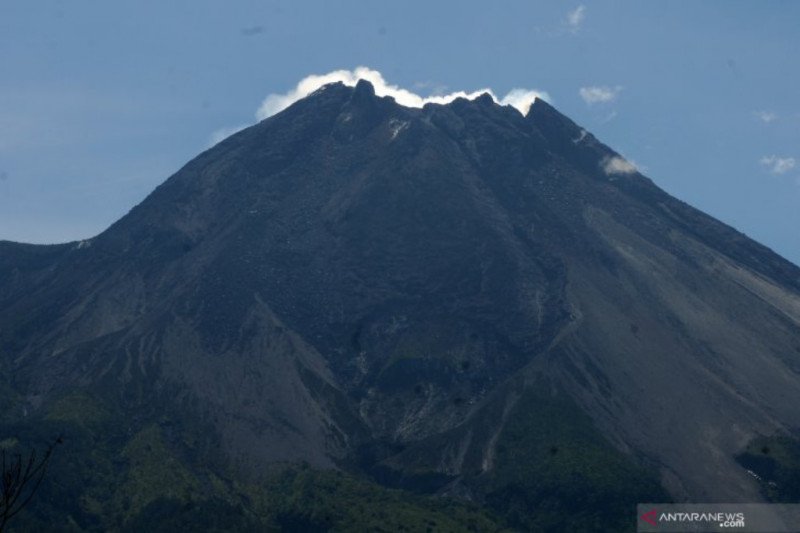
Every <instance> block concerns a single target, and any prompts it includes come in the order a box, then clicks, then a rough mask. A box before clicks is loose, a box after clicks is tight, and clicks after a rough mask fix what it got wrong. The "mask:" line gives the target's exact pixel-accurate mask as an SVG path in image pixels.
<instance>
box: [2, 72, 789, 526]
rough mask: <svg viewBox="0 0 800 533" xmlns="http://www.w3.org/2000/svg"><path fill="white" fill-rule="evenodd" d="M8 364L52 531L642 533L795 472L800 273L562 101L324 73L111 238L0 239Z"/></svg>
mask: <svg viewBox="0 0 800 533" xmlns="http://www.w3.org/2000/svg"><path fill="white" fill-rule="evenodd" d="M0 362H1V363H2V367H1V368H0V403H2V405H3V410H2V412H3V414H2V416H1V417H0V421H1V422H2V425H0V430H2V433H0V440H2V439H6V440H5V441H4V442H6V443H7V445H8V446H12V445H19V446H27V445H31V446H33V445H35V443H36V442H38V441H37V440H36V439H37V438H43V436H44V435H49V434H53V433H56V432H57V433H59V434H63V435H64V436H65V444H64V445H63V446H62V447H61V448H60V449H59V450H58V451H57V453H56V454H55V455H54V457H53V467H52V469H51V471H50V472H49V474H48V476H47V478H46V482H45V483H44V484H43V488H42V489H41V493H40V494H37V496H36V498H35V500H34V502H33V504H32V507H31V508H30V510H29V511H28V512H27V514H26V515H24V516H23V515H21V516H20V522H19V523H20V524H22V525H23V526H24V527H29V528H36V527H37V525H38V526H41V525H42V524H44V523H46V521H52V520H59V523H64V524H66V523H67V522H68V521H71V522H70V523H71V524H74V525H75V527H76V528H78V530H107V529H118V530H125V529H126V528H134V529H135V528H137V527H138V528H141V527H145V526H143V524H150V525H152V524H156V523H168V522H169V521H170V520H173V521H175V520H177V521H178V522H174V523H176V524H178V525H179V526H180V527H183V528H184V530H186V529H191V528H192V527H194V526H193V525H192V524H193V522H192V520H193V518H192V516H195V517H196V516H200V515H202V513H200V512H199V511H198V509H202V511H203V513H206V514H207V515H208V516H213V517H216V518H219V517H227V518H225V520H227V521H225V520H223V521H222V522H220V524H218V525H217V526H215V527H218V528H219V530H226V529H238V530H246V529H247V527H253V528H255V529H256V530H257V529H258V528H259V527H262V526H263V527H266V526H264V524H269V525H270V527H282V528H284V529H289V530H291V529H294V530H304V529H305V530H325V529H326V528H328V529H334V530H340V529H343V524H345V523H347V522H348V521H349V523H351V524H352V523H355V522H353V520H356V518H354V515H353V514H352V513H355V512H356V510H355V509H357V508H358V506H359V505H361V503H359V502H362V503H363V502H364V501H371V502H373V505H374V506H375V508H376V509H382V510H381V512H384V511H385V512H386V513H388V514H386V515H385V516H384V517H383V519H385V520H387V521H389V522H386V523H393V522H391V520H397V521H398V522H397V523H407V524H417V522H414V520H423V521H425V520H428V521H434V522H435V523H436V524H438V527H441V528H443V530H447V528H448V527H452V528H453V530H459V529H460V528H461V527H467V526H466V525H465V524H467V523H469V524H472V526H470V527H473V528H477V529H474V530H480V529H481V528H485V529H487V530H497V529H502V528H504V527H508V528H511V529H516V530H520V529H521V530H537V529H540V530H564V529H563V528H569V529H570V530H572V531H578V530H589V531H597V530H602V529H603V528H608V529H609V530H619V528H621V527H632V526H629V525H626V524H628V523H630V524H633V520H634V519H635V515H634V512H635V509H634V508H633V507H631V506H635V503H636V502H639V501H669V500H672V501H692V502H760V501H768V500H771V499H775V498H778V499H780V498H781V497H782V498H784V500H785V498H787V497H789V496H786V494H793V493H790V492H786V491H790V490H794V489H792V487H793V485H792V483H798V481H797V479H798V478H797V473H796V471H795V472H794V473H792V472H791V471H790V470H787V469H790V466H787V464H788V463H786V464H784V463H785V461H784V459H782V458H785V457H790V456H792V455H791V454H792V453H794V454H797V453H798V451H797V450H798V449H800V448H799V447H798V445H797V442H798V441H797V437H798V428H800V407H799V406H800V269H799V268H798V267H797V266H795V265H793V264H791V263H790V262H788V261H786V260H784V259H783V258H781V257H780V256H778V255H777V254H775V253H773V252H772V251H771V250H769V249H767V248H766V247H764V246H762V245H760V244H758V243H756V242H754V241H752V240H751V239H749V238H747V237H746V236H744V235H743V234H741V233H739V232H737V231H736V230H734V229H732V228H730V227H728V226H726V225H725V224H723V223H721V222H719V221H717V220H715V219H714V218H712V217H710V216H708V215H705V214H704V213H702V212H700V211H698V210H696V209H694V208H692V207H690V206H688V205H687V204H685V203H683V202H681V201H679V200H677V199H675V198H673V197H671V196H670V195H668V194H667V193H665V192H664V191H662V190H661V189H659V188H658V187H657V186H656V185H654V184H653V182H652V181H651V180H650V179H648V178H647V177H645V176H644V175H642V174H641V173H639V172H638V171H637V170H636V169H635V167H633V166H632V165H631V164H629V163H627V162H625V160H624V159H623V158H621V156H620V155H619V154H617V153H616V152H614V151H613V150H612V149H610V148H609V147H607V146H605V145H604V144H602V143H601V142H599V141H598V140H597V139H596V138H595V137H594V136H593V135H592V134H591V133H589V132H587V131H586V130H584V129H582V128H581V127H580V126H578V125H576V124H575V123H574V122H572V121H571V120H570V119H569V118H567V117H566V116H564V115H562V114H560V113H559V112H558V111H557V110H555V109H554V108H553V107H552V106H551V105H549V104H548V103H547V102H545V101H543V100H540V99H537V100H536V101H535V102H534V103H533V104H532V105H531V107H530V110H529V111H528V113H527V114H526V115H524V116H523V115H522V114H521V113H520V112H519V111H517V110H516V109H514V108H512V107H508V106H501V105H498V104H497V103H495V102H494V100H493V99H492V98H491V97H490V96H489V95H484V96H481V97H478V98H476V99H474V100H467V99H457V100H455V101H453V102H452V103H449V104H446V105H438V104H427V105H425V107H423V108H421V109H414V108H408V107H403V106H400V105H398V104H397V103H395V101H394V100H393V99H391V98H389V97H378V96H376V95H375V93H374V89H373V87H372V86H371V85H370V84H369V83H368V82H365V81H363V80H362V81H360V82H359V83H358V85H357V86H355V87H349V86H345V85H343V84H340V83H337V84H330V85H326V86H324V87H322V88H321V89H319V90H318V91H316V92H314V93H313V94H311V95H309V96H308V97H306V98H304V99H302V100H300V101H298V102H296V103H295V104H293V105H292V106H290V107H289V108H287V109H286V110H284V111H282V112H280V113H279V114H277V115H275V116H272V117H270V118H268V119H266V120H264V121H262V122H260V123H258V124H256V125H254V126H252V127H250V128H247V129H245V130H243V131H241V132H239V133H236V134H234V135H233V136H231V137H229V138H228V139H226V140H224V141H223V142H221V143H219V144H218V145H216V146H214V147H213V148H211V149H209V150H207V151H206V152H204V153H202V154H200V155H199V156H198V157H196V158H195V159H193V160H192V161H191V162H189V163H188V164H187V165H186V166H184V167H183V168H182V169H181V170H180V171H178V172H177V173H176V174H174V175H173V176H172V177H170V178H169V179H168V180H167V181H166V182H164V183H163V184H162V185H161V186H159V187H158V188H157V189H156V190H155V191H154V192H153V193H152V194H150V195H149V196H148V197H147V198H146V199H145V200H144V201H143V202H142V203H141V204H139V205H138V206H136V207H135V208H133V209H132V210H131V211H130V212H129V213H128V214H127V215H126V216H124V217H123V218H122V219H120V220H119V221H118V222H116V223H115V224H113V225H112V226H111V227H110V228H108V229H107V230H106V231H104V232H103V233H101V234H100V235H98V236H96V237H94V238H92V239H88V240H85V241H81V242H73V243H67V244H60V245H53V246H40V245H27V244H20V243H12V242H2V243H0ZM0 444H2V443H0ZM778 452H780V453H778ZM797 457H800V455H797ZM782 461H784V462H782ZM764 465H766V466H764ZM776 472H783V473H784V474H785V473H786V472H789V473H788V474H786V476H788V477H785V478H780V479H779V478H777V477H775V476H777V474H776ZM792 475H793V476H795V477H792ZM770 476H772V477H770ZM276 486H280V487H281V488H280V490H279V491H278V492H279V493H280V495H281V496H280V497H278V496H275V494H277V493H278V492H274V490H273V489H274V487H276ZM298 487H299V488H298ZM320 487H322V488H325V487H328V489H330V490H327V489H326V490H322V489H321V488H320ZM353 487H356V488H353ZM301 489H302V490H301ZM389 489H391V490H389ZM270 491H273V492H270ZM304 491H305V492H304ZM320 491H322V492H320ZM776 491H777V492H776ZM780 491H784V492H782V493H780ZM778 493H780V494H783V496H780V494H778ZM298 494H301V496H298ZM308 494H315V495H316V496H314V497H313V498H312V497H309V498H310V499H308V501H306V500H304V499H303V497H305V496H302V495H306V496H307V495H308ZM320 494H323V495H320ZM365 494H369V495H371V496H369V497H368V496H365ZM776 494H778V495H777V496H776ZM323 496H324V497H325V498H337V500H336V502H337V504H336V505H331V507H330V509H334V511H331V512H328V511H324V512H323V510H321V509H322V507H319V505H322V504H319V503H317V504H314V503H313V502H319V501H322V500H321V498H323ZM292 498H294V499H292ZM370 498H371V499H370ZM276 502H277V503H276ZM309 502H312V503H309ZM375 502H377V503H375ZM381 502H382V503H381ZM387 502H389V503H387ZM390 504H391V505H390ZM187 505H188V506H192V505H194V506H195V507H187ZM315 505H316V507H315ZM381 506H383V507H381ZM387 506H388V507H387ZM448 506H449V507H448ZM350 507H352V508H353V509H354V510H352V511H351V510H348V511H344V510H342V509H343V508H350ZM187 509H194V511H192V510H187ZM276 509H277V510H276ZM325 509H328V508H327V507H326V508H325ZM387 509H388V510H387ZM398 509H400V510H398ZM442 509H451V512H447V513H444V512H443V511H442ZM452 509H456V510H452ZM629 509H630V512H629V511H628V510H629ZM412 511H413V512H412ZM628 512H629V515H626V514H625V513H628ZM198 513H200V514H198ZM326 513H327V514H326ZM337 513H339V514H337ZM342 513H351V514H342ZM364 513H367V511H364ZM403 513H405V514H403ZM203 516H205V515H203ZM364 516H366V514H365V515H364ZM65 517H68V518H65ZM265 517H266V518H265ZM398 517H400V518H398ZM431 517H433V518H431ZM362 518H363V517H362ZM245 519H246V520H247V522H246V523H244V522H237V520H238V521H241V520H245ZM360 519H361V518H359V520H360ZM26 520H27V522H26ZM364 520H366V518H364ZM448 520H449V521H451V522H452V523H451V522H448ZM458 520H463V521H464V522H457V521H458ZM592 520H593V521H592ZM603 520H606V521H605V522H603ZM615 520H616V521H615ZM620 520H621V521H622V522H620ZM265 521H266V522H265ZM337 521H338V522H337ZM437 521H438V522H437ZM470 521H471V522H470ZM587 521H588V522H587ZM359 523H360V524H362V526H363V527H366V526H365V524H367V522H359ZM25 524H27V526H25ZM209 524H211V522H209V521H208V519H206V521H205V522H204V527H209ZM448 524H449V525H448ZM621 524H622V525H621ZM387 527H388V526H387ZM198 528H200V526H198ZM212 529H213V528H212ZM389 529H391V528H389ZM412 529H413V527H412ZM140 530H141V529H140ZM151 530H153V529H151ZM205 530H208V529H205ZM362 530H363V529H362ZM461 530H464V529H461Z"/></svg>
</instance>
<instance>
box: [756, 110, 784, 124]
mask: <svg viewBox="0 0 800 533" xmlns="http://www.w3.org/2000/svg"><path fill="white" fill-rule="evenodd" d="M753 115H754V116H755V117H756V118H757V119H758V120H760V121H761V122H764V123H766V124H769V123H770V122H773V121H775V120H777V118H778V115H776V114H775V113H773V112H772V111H753Z"/></svg>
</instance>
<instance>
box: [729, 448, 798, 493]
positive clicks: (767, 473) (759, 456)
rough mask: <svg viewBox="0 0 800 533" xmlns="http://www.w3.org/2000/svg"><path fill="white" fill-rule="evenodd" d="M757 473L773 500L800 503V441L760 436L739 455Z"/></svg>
mask: <svg viewBox="0 0 800 533" xmlns="http://www.w3.org/2000/svg"><path fill="white" fill-rule="evenodd" d="M736 459H737V460H738V461H739V464H741V465H742V466H743V467H745V468H746V469H748V470H750V471H751V472H753V473H754V474H756V475H757V476H758V478H759V482H760V484H761V490H762V492H763V493H764V496H765V497H766V498H767V499H768V500H769V501H771V502H780V503H797V502H800V441H798V440H797V439H794V438H791V437H788V436H785V435H776V436H772V437H758V438H756V439H753V441H751V442H750V444H748V446H747V448H746V449H745V451H744V452H743V453H741V454H740V455H739V456H737V457H736Z"/></svg>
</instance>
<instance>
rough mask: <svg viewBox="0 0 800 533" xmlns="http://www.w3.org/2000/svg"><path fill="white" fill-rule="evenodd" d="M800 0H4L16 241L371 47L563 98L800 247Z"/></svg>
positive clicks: (799, 259) (432, 79)
mask: <svg viewBox="0 0 800 533" xmlns="http://www.w3.org/2000/svg"><path fill="white" fill-rule="evenodd" d="M798 21H800V2H791V1H787V2H762V1H752V2H738V1H717V2H705V1H692V2H688V1H687V2H641V1H632V2H584V3H581V2H532V1H530V0H528V1H521V2H493V3H489V2H481V3H478V2H471V1H460V2H437V3H434V2H409V1H405V2H377V1H361V2H355V1H351V2H319V1H318V2H312V1H298V0H295V1H292V2H279V1H272V2H269V1H259V2H256V1H234V0H231V1H228V2H221V1H217V2H212V1H204V0H191V1H187V0H183V1H177V0H173V1H170V2H154V1H139V2H102V1H100V0H92V1H89V0H64V1H55V0H39V1H37V2H30V1H21V0H3V2H2V3H0V239H10V240H21V241H27V242H61V241H65V240H73V239H81V238H87V237H90V236H93V235H95V234H97V233H99V232H100V231H102V230H103V229H104V228H105V227H107V226H108V225H109V224H110V223H112V222H113V221H114V220H116V219H117V218H119V217H120V216H122V215H124V214H125V213H126V212H127V211H128V210H129V209H130V208H131V207H133V205H135V204H136V203H138V202H140V201H141V200H142V199H144V197H145V196H146V195H147V194H148V193H149V192H150V191H151V190H152V189H153V188H154V187H155V186H156V185H158V184H159V183H161V182H162V181H163V180H165V179H166V178H167V177H169V175H171V174H172V173H173V172H175V171H176V170H178V169H179V168H180V167H181V166H182V165H183V164H184V163H186V162H187V161H188V160H189V159H191V158H192V157H193V156H195V155H197V154H198V153H199V152H200V151H202V150H204V149H205V148H207V147H208V146H209V143H210V142H211V139H212V135H213V134H214V132H216V131H218V130H220V129H222V128H229V127H235V126H237V125H241V124H247V123H252V122H254V120H255V113H256V110H257V109H258V108H259V106H260V105H261V103H262V102H263V100H264V98H265V97H266V96H268V95H269V94H273V93H285V92H287V91H289V90H291V89H292V88H293V87H294V86H295V85H296V84H297V82H298V81H300V80H301V79H302V78H304V77H306V76H308V75H310V74H323V73H326V72H329V71H332V70H335V69H353V68H355V67H356V66H359V65H364V66H368V67H370V68H373V69H376V70H378V71H380V72H381V73H382V74H383V76H384V78H385V79H386V80H387V81H388V82H389V83H391V84H395V85H398V86H400V87H404V88H407V89H409V90H412V91H415V92H417V93H419V94H421V95H423V96H427V95H429V94H431V93H446V92H450V91H456V90H465V91H472V90H476V89H481V88H484V87H491V88H492V89H493V90H494V91H495V92H496V93H497V94H498V95H503V94H505V93H507V92H508V91H509V90H511V89H513V88H530V89H538V90H540V91H546V92H547V93H548V94H549V96H550V98H551V101H552V103H553V104H554V105H555V106H556V107H557V108H558V109H559V110H561V111H562V112H564V113H565V114H567V115H569V116H570V117H572V118H573V119H574V120H575V121H576V122H578V123H579V124H581V125H583V126H584V127H585V128H587V129H588V130H589V131H591V132H593V133H594V134H595V135H596V136H597V137H599V138H600V139H601V140H602V141H604V142H606V143H607V144H609V145H610V146H612V147H613V148H615V149H616V150H618V151H620V152H621V153H622V154H624V155H625V156H626V157H627V158H629V159H631V160H633V161H635V162H636V164H637V165H639V166H640V168H642V169H643V170H644V173H645V174H647V175H648V176H650V177H651V178H652V179H653V180H654V181H655V182H656V183H657V184H658V185H659V186H661V187H662V188H664V189H666V190H667V191H668V192H670V193H671V194H673V195H675V196H677V197H678V198H681V199H682V200H685V201H687V202H689V203H690V204H692V205H694V206H696V207H698V208H700V209H702V210H704V211H706V212H708V213H710V214H712V215H714V216H716V217H717V218H719V219H721V220H723V221H724V222H726V223H728V224H731V225H732V226H734V227H736V228H737V229H739V230H740V231H743V232H744V233H746V234H747V235H749V236H751V237H753V238H755V239H757V240H759V241H761V242H763V243H764V244H766V245H768V246H770V247H771V248H773V249H774V250H776V251H777V252H779V253H781V254H782V255H784V256H785V257H787V258H789V259H791V260H792V261H794V262H795V263H800V230H799V229H798V228H800V209H798V206H800V142H798V141H800V102H799V101H798V99H799V98H800V60H799V59H798V56H797V50H800V25H799V24H798Z"/></svg>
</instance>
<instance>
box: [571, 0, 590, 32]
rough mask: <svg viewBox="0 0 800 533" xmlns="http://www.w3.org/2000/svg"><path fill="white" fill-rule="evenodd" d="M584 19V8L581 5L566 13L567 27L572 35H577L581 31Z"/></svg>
mask: <svg viewBox="0 0 800 533" xmlns="http://www.w3.org/2000/svg"><path fill="white" fill-rule="evenodd" d="M584 18H586V6H584V5H583V4H581V5H579V6H578V7H576V8H575V9H573V10H572V11H570V12H569V13H567V26H569V29H570V31H571V32H572V33H577V32H578V30H580V29H581V24H583V19H584Z"/></svg>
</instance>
